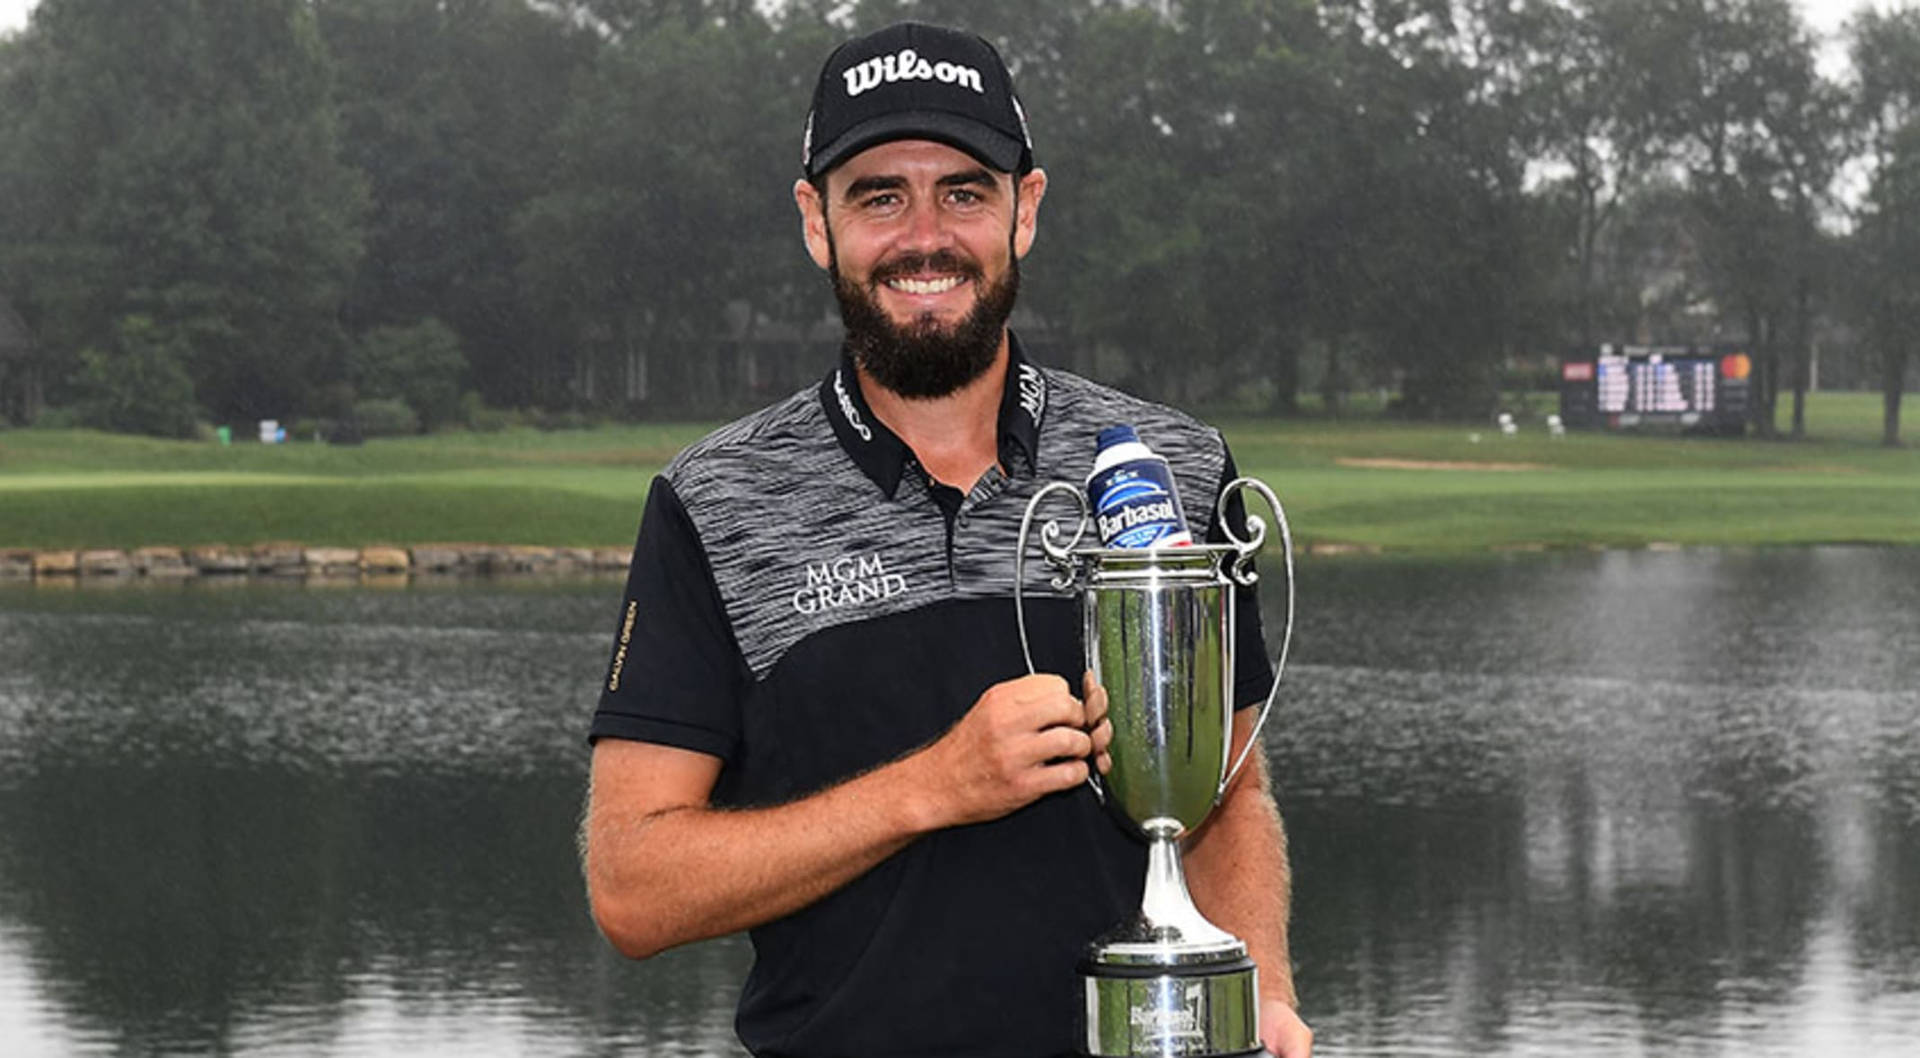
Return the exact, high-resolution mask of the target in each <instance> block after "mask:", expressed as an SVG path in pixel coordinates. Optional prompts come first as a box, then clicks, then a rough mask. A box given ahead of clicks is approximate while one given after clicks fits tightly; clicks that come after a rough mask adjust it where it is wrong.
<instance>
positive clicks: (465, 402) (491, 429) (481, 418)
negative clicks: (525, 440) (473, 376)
mask: <svg viewBox="0 0 1920 1058" xmlns="http://www.w3.org/2000/svg"><path fill="white" fill-rule="evenodd" d="M518 419H519V416H518V415H517V414H515V413H514V412H511V411H507V410H506V409H504V408H489V407H487V405H486V402H485V401H482V400H481V399H480V394H478V393H475V392H474V391H473V390H468V391H467V392H466V393H464V394H462V395H461V397H460V421H461V422H464V423H466V424H467V429H469V430H472V431H473V432H474V433H500V432H501V431H503V430H506V429H509V428H511V427H513V426H514V425H516V424H517V421H518Z"/></svg>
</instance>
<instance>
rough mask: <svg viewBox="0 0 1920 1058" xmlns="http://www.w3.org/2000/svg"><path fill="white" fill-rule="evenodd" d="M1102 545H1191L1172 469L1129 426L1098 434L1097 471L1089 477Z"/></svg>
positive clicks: (1129, 546) (1115, 427) (1109, 428)
mask: <svg viewBox="0 0 1920 1058" xmlns="http://www.w3.org/2000/svg"><path fill="white" fill-rule="evenodd" d="M1087 499H1088V501H1089V502H1090V503H1091V504H1092V507H1093V520H1094V525H1095V526H1096V528H1098V529H1099V531H1100V546H1102V547H1116V548H1148V547H1181V546H1185V545H1190V544H1192V543H1193V535H1192V534H1191V533H1189V532H1188V531H1187V518H1186V515H1185V514H1183V513H1182V512H1181V510H1180V494H1179V492H1178V491H1177V490H1176V489H1175V488H1174V483H1173V468H1172V467H1170V466H1168V465H1167V461H1166V460H1165V459H1164V458H1162V457H1161V456H1158V455H1156V454H1154V452H1153V450H1152V449H1151V448H1148V447H1147V446H1146V444H1145V443H1143V442H1142V441H1141V440H1140V437H1139V435H1138V434H1136V433H1134V430H1133V427H1131V426H1109V427H1107V428H1106V429H1104V430H1101V431H1100V441H1099V451H1098V452H1097V453H1096V454H1095V455H1094V457H1093V472H1092V473H1090V474H1088V475H1087Z"/></svg>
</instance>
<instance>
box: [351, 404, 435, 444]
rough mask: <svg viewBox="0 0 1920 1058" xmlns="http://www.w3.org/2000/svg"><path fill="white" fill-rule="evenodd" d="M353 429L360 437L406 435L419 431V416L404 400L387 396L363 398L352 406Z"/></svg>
mask: <svg viewBox="0 0 1920 1058" xmlns="http://www.w3.org/2000/svg"><path fill="white" fill-rule="evenodd" d="M353 421H354V424H355V425H356V426H358V427H359V429H358V430H357V431H353V432H354V433H356V434H357V435H358V436H360V437H406V436H409V435H411V434H417V433H419V432H420V416H418V415H416V414H414V411H413V409H412V408H410V407H408V406H407V403H406V402H405V401H401V400H394V399H392V398H389V397H376V398H374V399H373V400H363V401H360V402H359V403H357V404H355V405H354V406H353Z"/></svg>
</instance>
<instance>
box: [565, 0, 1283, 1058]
mask: <svg viewBox="0 0 1920 1058" xmlns="http://www.w3.org/2000/svg"><path fill="white" fill-rule="evenodd" d="M804 144H805V146H804V150H803V168H804V173H803V176H802V178H801V179H800V180H798V181H796V183H795V184H794V188H793V196H794V201H795V203H796V205H797V206H798V207H799V211H800V218H801V226H802V234H803V237H804V240H805V243H806V248H807V252H808V253H809V254H810V255H811V256H812V257H813V260H814V262H815V263H816V264H818V265H819V266H820V267H821V268H822V269H824V270H826V272H827V273H828V275H829V276H830V277H831V279H832V282H833V290H834V294H835V296H836V297H837V298H838V300H839V303H840V311H841V316H842V318H843V320H844V322H845V325H846V340H845V344H844V347H843V353H842V357H841V361H840V363H839V365H838V366H837V367H836V368H835V369H834V370H833V371H832V372H831V373H829V374H828V375H827V377H826V378H825V379H823V380H822V381H821V383H820V384H819V385H818V386H817V387H809V388H808V389H806V390H803V391H802V392H800V393H797V394H795V395H794V396H792V397H790V398H788V399H786V400H784V401H782V402H780V403H778V404H775V405H773V406H771V407H769V408H766V409H764V410H762V411H760V412H758V413H756V414H754V415H751V416H749V417H747V418H745V419H742V420H740V421H738V422H735V423H733V424H731V425H729V426H726V427H724V428H722V429H720V430H719V431H717V432H715V433H714V434H712V435H710V436H708V437H707V438H705V439H703V440H701V441H699V442H698V443H696V444H694V445H693V446H691V447H690V448H688V449H687V450H686V451H684V452H682V453H681V454H680V455H679V456H677V457H676V458H675V459H674V460H673V462H672V463H671V464H670V465H669V466H668V467H667V469H666V470H665V471H664V472H663V473H662V474H661V475H660V477H658V478H657V479H655V481H654V482H653V485H652V488H651V490H650V491H649V493H648V496H647V503H646V510H645V512H644V514H643V515H642V518H641V523H640V534H639V539H638V541H637V543H636V545H635V548H634V557H633V565H632V568H631V571H630V572H629V575H628V581H627V588H626V597H625V599H624V600H623V603H622V607H621V611H620V620H619V624H618V631H617V633H616V637H615V640H616V641H615V646H614V652H613V658H612V661H611V663H610V664H609V667H608V672H607V678H606V680H605V682H604V683H603V685H602V687H603V689H602V693H601V696H600V703H599V708H598V710H597V711H596V713H595V715H594V718H593V722H592V727H591V729H590V736H589V737H590V739H591V741H592V744H593V764H592V788H591V792H590V795H589V802H588V810H587V817H586V822H585V824H584V836H583V837H584V846H585V868H586V874H587V879H588V888H589V895H590V898H591V902H592V907H593V913H594V917H595V920H596V921H597V922H598V923H599V925H600V928H601V930H602V931H603V932H604V933H605V934H606V936H607V937H608V939H609V940H611V941H612V943H613V944H614V946H615V947H617V948H618V949H619V950H620V951H621V952H623V953H625V954H627V955H629V956H632V957H634V958H645V957H647V956H649V955H651V954H654V953H656V952H659V951H662V950H664V949H667V948H671V947H674V946H676V945H679V944H685V943H688V942H690V941H696V940H700V939H703V938H710V937H717V936H721V935H724V934H728V933H733V932H736V931H740V930H747V931H749V932H750V933H751V936H752V940H753V946H754V956H755V961H754V966H753V970H752V972H751V974H750V975H749V977H748V979H747V982H746V984H745V987H744V989H743V991H742V993H741V997H740V1006H739V1012H738V1017H737V1020H736V1028H737V1031H738V1032H739V1035H740V1038H741V1040H742V1041H743V1042H744V1043H745V1044H746V1046H747V1047H748V1049H749V1050H751V1051H752V1052H753V1053H754V1054H756V1055H763V1056H790V1058H803V1056H815V1055H834V1056H841V1058H844V1056H847V1055H873V1056H879V1055H886V1056H901V1055H965V1056H969V1058H989V1056H1001V1055H1004V1056H1021V1058H1034V1056H1038V1055H1063V1054H1069V1053H1072V1052H1073V1049H1074V1047H1075V1040H1074V1038H1073V1029H1074V1021H1075V1003H1076V1002H1083V1001H1082V1000H1080V998H1079V995H1078V988H1079V985H1078V981H1077V978H1076V974H1075V966H1076V963H1077V962H1078V960H1079V959H1080V957H1081V955H1082V953H1083V950H1084V949H1085V947H1086V945H1087V944H1088V942H1089V941H1091V940H1092V939H1093V938H1094V937H1095V936H1096V935H1097V934H1099V933H1101V932H1102V931H1104V930H1106V929H1107V928H1108V927H1110V926H1112V925H1114V924H1115V923H1117V922H1119V921H1120V920H1121V919H1122V918H1124V917H1126V916H1127V915H1128V914H1129V913H1130V912H1132V911H1133V910H1135V909H1136V908H1138V907H1139V904H1140V895H1141V887H1142V883H1143V878H1144V869H1145V861H1146V853H1145V850H1144V846H1143V845H1142V844H1141V843H1140V842H1139V841H1138V840H1137V839H1136V838H1134V837H1132V836H1130V835H1129V834H1127V833H1126V832H1125V831H1124V830H1123V829H1122V828H1121V827H1120V826H1119V825H1118V824H1117V823H1116V822H1115V821H1114V820H1113V819H1111V818H1110V817H1109V816H1108V815H1107V814H1106V812H1105V810H1104V809H1103V808H1102V807H1101V805H1100V804H1099V803H1098V801H1097V799H1096V797H1095V795H1094V794H1093V793H1092V792H1090V790H1089V788H1088V785H1087V782H1086V780H1087V778H1088V774H1089V768H1090V767H1098V768H1100V769H1102V770H1105V769H1106V768H1107V767H1108V765H1109V763H1110V762H1109V759H1108V757H1107V754H1106V751H1107V746H1108V743H1109V741H1110V740H1111V738H1112V728H1111V726H1110V725H1109V724H1108V723H1107V721H1106V701H1105V696H1104V693H1103V692H1102V691H1101V689H1100V688H1099V687H1098V686H1096V685H1094V683H1093V681H1092V678H1091V676H1090V675H1089V674H1086V673H1084V672H1083V670H1082V664H1081V651H1080V644H1079V629H1078V619H1077V614H1076V611H1075V609H1074V604H1073V603H1072V602H1071V601H1068V600H1063V599H1049V600H1035V601H1033V602H1032V603H1030V607H1031V612H1030V614H1029V628H1030V636H1031V639H1032V642H1033V647H1034V658H1035V663H1036V666H1037V668H1038V669H1039V671H1040V674H1039V675H1022V674H1023V673H1024V672H1025V671H1026V668H1025V665H1024V664H1023V661H1022V653H1021V649H1020V643H1019V640H1018V638H1017V635H1016V631H1015V628H1016V626H1015V621H1014V615H1013V612H1012V608H1011V605H1010V603H1009V600H1010V599H1011V598H1012V593H1013V576H1014V548H1015V540H1016V536H1017V530H1018V525H1019V522H1020V519H1021V514H1022V513H1023V511H1024V509H1025V506H1026V503H1027V500H1028V499H1029V498H1030V497H1031V496H1032V495H1033V494H1034V493H1035V492H1036V491H1037V490H1038V489H1039V488H1040V487H1041V486H1042V485H1043V484H1045V483H1046V482H1048V481H1052V480H1056V479H1062V478H1065V479H1073V480H1077V479H1079V478H1081V477H1084V476H1085V475H1086V473H1087V470H1088V468H1089V466H1090V465H1091V464H1092V461H1093V456H1094V447H1095V439H1096V435H1097V434H1098V431H1099V430H1100V428H1102V427H1104V426H1109V425H1113V424H1116V423H1127V424H1132V425H1134V426H1136V428H1137V429H1138V430H1139V432H1140V434H1141V436H1143V437H1148V438H1151V439H1152V441H1153V444H1154V447H1155V448H1156V450H1158V451H1159V452H1160V453H1161V454H1162V455H1164V456H1166V457H1167V458H1168V460H1169V461H1170V463H1171V465H1172V467H1173V471H1174V474H1175V477H1176V480H1177V483H1178V486H1179V489H1180V491H1181V492H1183V493H1184V494H1185V495H1187V496H1190V497H1193V498H1194V499H1195V500H1198V501H1203V502H1195V503H1193V504H1192V505H1191V506H1190V507H1189V510H1190V511H1192V512H1200V517H1198V518H1190V525H1189V529H1190V531H1191V532H1192V533H1193V536H1194V538H1195V539H1201V538H1203V537H1205V538H1209V539H1215V540H1218V539H1220V538H1221V527H1220V526H1218V525H1215V524H1213V511H1214V506H1215V505H1214V503H1213V502H1211V501H1212V500H1213V499H1214V497H1216V496H1217V495H1218V494H1219V492H1220V491H1221V488H1222V486H1223V485H1224V484H1225V483H1226V482H1227V481H1229V480H1231V478H1232V477H1233V467H1232V460H1231V457H1230V456H1229V455H1228V453H1227V450H1226V446H1225V443H1224V442H1223V441H1222V439H1221V437H1220V435H1219V433H1218V432H1217V431H1214V430H1212V429H1210V428H1208V427H1206V426H1204V425H1202V424H1200V423H1198V422H1196V421H1195V420H1193V419H1191V418H1189V417H1188V416H1186V415H1184V414H1181V413H1179V412H1177V411H1174V410H1172V409H1169V408H1165V407H1161V406H1159V405H1155V404H1150V403H1147V402H1145V401H1141V400H1137V399H1135V398H1132V397H1129V396H1127V395H1125V394H1122V393H1119V392H1117V391H1114V390H1111V389H1108V388H1106V387H1103V386H1099V385H1096V384H1094V383H1091V382H1089V381H1087V380H1085V379H1082V378H1078V377H1076V376H1073V375H1071V374H1067V373H1065V372H1060V371H1055V370H1051V369H1046V368H1042V367H1040V366H1037V365H1036V364H1034V363H1032V362H1031V361H1030V360H1029V359H1028V358H1027V356H1026V354H1025V353H1024V351H1023V350H1022V349H1021V346H1020V343H1019V341H1018V340H1017V339H1016V338H1015V337H1014V335H1013V334H1012V333H1011V332H1010V331H1009V330H1008V329H1007V318H1008V315H1009V313H1010V312H1011V311H1012V309H1013V304H1014V301H1015V298H1016V296H1017V293H1018V290H1019V276H1020V269H1019V264H1020V260H1021V259H1022V258H1023V257H1025V256H1026V255H1027V252H1028V251H1029V250H1030V249H1031V248H1032V246H1033V243H1034V236H1035V230H1036V227H1035V225H1036V218H1037V216H1038V213H1039V209H1040V203H1041V200H1042V199H1043V198H1044V197H1045V195H1046V191H1047V177H1046V173H1045V172H1044V171H1043V170H1041V169H1038V168H1036V167H1035V166H1034V164H1033V148H1032V143H1031V140H1030V139H1029V137H1028V134H1027V129H1026V119H1025V116H1024V115H1023V114H1022V113H1021V111H1020V106H1019V103H1018V101H1017V100H1016V98H1015V97H1014V94H1013V85H1012V80H1011V77H1010V75H1009V74H1008V72H1007V69H1006V67H1005V65H1004V64H1003V63H1002V62H1001V59H1000V56H999V55H998V53H997V52H995V50H994V49H993V47H992V46H991V45H989V44H988V43H987V42H986V41H984V40H982V39H980V38H979V37H977V36H974V35H972V34H967V33H961V32H957V31H954V30H948V29H943V28H939V27H933V26H926V25H920V24H915V23H902V24H899V25H894V26H890V27H888V28H886V29H883V30H880V31H878V32H876V33H873V34H871V35H868V36H866V37H862V38H860V39H857V40H853V41H849V42H848V43H846V44H843V45H841V47H840V48H838V49H837V50H836V51H835V52H834V53H833V54H832V55H831V56H830V57H829V58H828V60H827V63H826V65H825V67H824V68H823V69H822V71H821V74H820V79H819V83H818V85H817V87H816V88H815V91H814V97H813V106H812V109H811V112H810V114H809V116H808V119H807V126H806V133H805V138H804ZM1042 583H1043V582H1041V581H1038V580H1036V583H1035V584H1034V585H1032V586H1031V587H1033V588H1035V589H1038V588H1040V586H1041V584H1042ZM1036 593H1037V592H1036ZM1240 607H1241V608H1240V613H1241V614H1242V615H1243V617H1242V621H1241V625H1240V633H1239V634H1240V636H1241V641H1240V643H1239V644H1238V653H1239V656H1240V657H1241V658H1242V659H1245V660H1243V661H1242V663H1241V664H1240V665H1239V666H1238V669H1239V680H1238V683H1237V686H1236V687H1235V695H1236V698H1235V700H1236V701H1237V702H1240V703H1245V704H1254V703H1258V702H1260V701H1261V700H1263V699H1264V698H1265V696H1266V694H1267V690H1268V688H1269V687H1270V686H1271V683H1272V678H1273V677H1272V672H1271V670H1270V668H1269V666H1268V665H1267V663H1266V661H1265V652H1264V650H1263V648H1262V645H1261V641H1260V630H1259V622H1258V620H1257V614H1258V608H1257V605H1255V603H1254V600H1253V599H1252V598H1251V595H1250V592H1249V593H1248V595H1247V596H1246V597H1243V598H1242V599H1241V601H1240ZM1249 618H1253V619H1249ZM1252 712H1253V711H1252V710H1250V709H1245V708H1242V709H1241V710H1240V711H1239V712H1238V714H1237V715H1236V717H1235V723H1234V732H1235V747H1234V752H1235V753H1238V751H1239V747H1240V746H1242V745H1244V744H1245V743H1246V741H1247V739H1248V738H1249V737H1250V736H1251V727H1252V724H1251V715H1252ZM1252 760H1253V762H1254V764H1253V765H1252V766H1250V767H1247V768H1246V769H1244V771H1243V772H1242V774H1241V776H1240V777H1239V778H1238V780H1237V781H1236V782H1235V783H1234V784H1233V786H1232V787H1230V788H1229V790H1228V792H1227V794H1226V796H1225V798H1224V800H1223V801H1222V803H1221V805H1220V806H1219V808H1218V809H1216V811H1215V812H1214V814H1213V816H1212V817H1211V818H1209V819H1208V821H1207V822H1206V823H1205V824H1204V825H1203V826H1202V827H1201V829H1200V830H1199V831H1198V833H1197V834H1195V835H1194V836H1193V837H1192V838H1190V839H1189V841H1188V843H1187V847H1186V849H1185V851H1184V857H1183V858H1184V863H1185V868H1186V873H1187V879H1188V882H1189V885H1190V887H1191V889H1192V891H1193V895H1194V899H1195V901H1196V903H1197V904H1198V905H1199V907H1200V909H1201V910H1202V911H1203V912H1204V913H1205V914H1206V915H1207V916H1208V917H1209V918H1210V919H1212V920H1213V921H1215V922H1217V923H1218V924H1220V925H1221V926H1222V927H1224V928H1226V929H1228V930H1230V931H1231V932H1233V933H1235V934H1237V935H1239V936H1240V937H1242V938H1243V939H1245V940H1246V942H1247V944H1248V947H1249V950H1250V952H1251V954H1252V956H1253V958H1254V960H1255V961H1256V962H1257V964H1258V967H1259V983H1260V992H1261V996H1260V999H1261V1021H1262V1036H1263V1039H1264V1041H1265V1043H1266V1044H1267V1046H1268V1047H1269V1048H1270V1049H1272V1050H1273V1051H1274V1052H1275V1053H1277V1054H1280V1055H1282V1056H1283V1058H1305V1056H1306V1055H1307V1053H1308V1051H1309V1048H1310V1046H1311V1033H1310V1032H1309V1031H1308V1030H1307V1028H1306V1026H1305V1025H1304V1024H1303V1023H1302V1022H1301V1021H1300V1018H1299V1016H1298V1015H1297V1014H1296V1013H1295V1011H1294V992H1293V975H1292V968H1291V966H1290V965H1289V961H1288V956H1287V941H1286V920H1287V891H1288V875H1287V862H1286V853H1285V843H1284V839H1283V837H1282V834H1281V830H1280V823H1279V817H1278V815H1277V813H1276V812H1275V810H1274V807H1273V802H1272V799H1271V797H1270V795H1269V794H1268V792H1267V786H1266V774H1265V770H1264V768H1263V767H1261V766H1260V764H1259V761H1260V754H1259V753H1257V752H1256V753H1254V754H1253V755H1252Z"/></svg>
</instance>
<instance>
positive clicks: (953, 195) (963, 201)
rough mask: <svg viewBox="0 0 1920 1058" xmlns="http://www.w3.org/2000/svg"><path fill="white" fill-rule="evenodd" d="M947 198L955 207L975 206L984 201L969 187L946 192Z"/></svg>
mask: <svg viewBox="0 0 1920 1058" xmlns="http://www.w3.org/2000/svg"><path fill="white" fill-rule="evenodd" d="M947 197H948V199H949V200H950V201H952V202H953V203H954V204H955V205H961V206H977V205H979V204H980V203H981V202H983V201H985V199H984V198H983V197H982V196H981V194H980V192H978V191H975V190H973V189H972V188H970V187H956V188H954V189H953V190H952V191H950V192H948V195H947Z"/></svg>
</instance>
